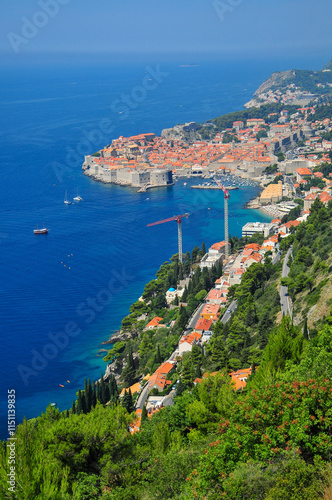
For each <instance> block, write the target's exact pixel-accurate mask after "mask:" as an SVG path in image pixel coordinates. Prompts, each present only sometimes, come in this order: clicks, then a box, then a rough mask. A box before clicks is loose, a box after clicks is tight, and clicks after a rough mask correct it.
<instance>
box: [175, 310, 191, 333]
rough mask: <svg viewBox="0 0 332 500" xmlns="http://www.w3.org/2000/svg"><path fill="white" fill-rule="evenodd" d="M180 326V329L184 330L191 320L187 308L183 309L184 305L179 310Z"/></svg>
mask: <svg viewBox="0 0 332 500" xmlns="http://www.w3.org/2000/svg"><path fill="white" fill-rule="evenodd" d="M178 318H179V319H178V324H177V326H178V327H179V328H180V329H183V328H185V326H186V324H187V322H188V320H189V316H188V313H187V310H186V308H185V307H183V306H182V305H181V306H180V310H179V316H178Z"/></svg>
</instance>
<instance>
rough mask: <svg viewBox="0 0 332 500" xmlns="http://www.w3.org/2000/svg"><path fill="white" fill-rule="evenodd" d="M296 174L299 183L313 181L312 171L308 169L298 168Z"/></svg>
mask: <svg viewBox="0 0 332 500" xmlns="http://www.w3.org/2000/svg"><path fill="white" fill-rule="evenodd" d="M295 172H296V180H297V182H301V181H303V180H305V181H306V180H307V179H308V178H309V179H311V177H312V176H313V174H312V172H311V170H309V169H308V168H306V167H301V168H297V169H296V170H295Z"/></svg>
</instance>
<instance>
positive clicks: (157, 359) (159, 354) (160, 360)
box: [155, 344, 162, 365]
mask: <svg viewBox="0 0 332 500" xmlns="http://www.w3.org/2000/svg"><path fill="white" fill-rule="evenodd" d="M155 362H156V363H157V364H158V365H160V363H161V362H162V357H161V353H160V345H159V344H158V345H157V352H156V356H155Z"/></svg>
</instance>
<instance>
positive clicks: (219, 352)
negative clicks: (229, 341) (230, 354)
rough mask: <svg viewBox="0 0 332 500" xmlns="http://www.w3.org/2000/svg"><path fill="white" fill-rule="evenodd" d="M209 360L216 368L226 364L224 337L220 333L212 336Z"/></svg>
mask: <svg viewBox="0 0 332 500" xmlns="http://www.w3.org/2000/svg"><path fill="white" fill-rule="evenodd" d="M211 360H212V362H213V363H214V364H215V365H216V368H219V369H220V368H224V367H225V366H226V365H227V351H226V346H225V342H224V339H223V338H222V336H221V335H219V336H217V337H214V339H213V344H212V349H211Z"/></svg>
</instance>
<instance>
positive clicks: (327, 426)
mask: <svg viewBox="0 0 332 500" xmlns="http://www.w3.org/2000/svg"><path fill="white" fill-rule="evenodd" d="M331 238H332V204H331V203H330V204H329V205H328V206H327V207H325V206H324V205H323V204H322V203H321V202H319V201H315V203H314V204H313V205H312V207H311V214H310V216H309V218H308V220H307V222H305V223H301V224H300V225H299V226H298V227H297V228H294V229H293V234H292V235H291V236H288V237H287V238H285V239H284V240H282V242H281V248H282V250H283V251H284V252H283V255H284V254H285V250H287V248H288V247H289V246H291V245H292V254H293V256H292V262H291V271H290V275H289V277H288V278H287V279H286V284H287V285H288V287H289V294H290V297H291V299H292V302H293V311H294V318H293V319H294V322H293V321H292V318H290V317H289V316H286V317H284V318H283V319H282V318H281V316H280V301H279V294H278V287H279V285H280V282H281V280H282V278H281V264H277V265H276V266H274V265H273V264H272V262H271V260H270V259H269V258H266V259H265V264H264V265H262V264H253V265H252V266H251V267H250V268H249V269H248V270H247V271H246V273H245V275H244V277H243V279H242V282H241V285H238V286H234V287H232V289H231V290H230V299H229V300H232V299H235V300H237V302H238V307H237V310H236V313H235V314H233V315H232V319H231V320H230V321H229V322H228V323H227V324H226V325H223V324H222V322H221V321H218V322H217V323H216V324H215V326H214V332H213V336H212V339H211V341H210V343H209V344H208V345H207V347H206V349H202V348H199V347H198V346H195V347H197V349H194V348H193V350H192V351H191V353H189V352H188V353H185V355H184V356H183V357H182V360H181V361H180V362H179V364H178V367H177V370H176V371H175V372H174V374H173V375H172V377H173V378H172V382H174V383H176V387H177V389H176V396H175V399H174V405H173V406H170V407H166V408H163V409H161V410H160V411H158V412H156V413H155V414H154V415H153V416H152V417H150V416H149V417H148V416H147V414H146V412H144V411H143V414H142V425H141V429H140V431H139V432H137V433H134V434H131V433H130V427H131V426H133V423H134V422H135V418H136V415H135V414H134V413H130V410H131V409H132V408H130V404H127V403H128V401H127V403H126V404H124V403H123V402H122V403H120V402H119V399H118V390H117V385H116V384H115V382H114V379H112V380H111V382H110V384H109V385H108V386H107V387H105V385H104V383H103V382H102V381H101V383H100V384H92V386H91V384H89V383H86V386H85V388H84V390H83V391H82V394H81V395H80V396H79V398H78V400H77V401H76V403H75V404H74V405H73V408H72V409H71V410H69V411H66V412H62V413H61V412H59V410H58V409H56V408H52V407H48V408H47V410H46V412H45V414H43V415H42V416H40V417H38V418H36V419H33V420H30V421H25V422H24V423H23V424H22V425H20V426H18V428H17V430H16V434H15V437H16V438H17V441H16V457H17V458H16V474H17V485H16V492H15V493H10V492H8V485H7V479H8V478H7V476H6V474H7V473H8V467H9V465H8V458H9V456H10V450H9V448H8V447H7V446H6V443H5V442H4V443H2V444H1V448H0V464H1V472H0V492H1V495H0V496H1V498H4V499H5V498H15V499H19V500H30V499H31V500H45V499H59V500H60V499H61V500H62V499H64V500H66V499H71V498H73V499H74V500H83V499H93V498H96V499H97V498H99V499H103V500H111V499H112V500H115V499H116V500H159V499H182V500H185V499H189V500H190V499H199V500H204V499H206V500H219V499H220V498H225V499H234V500H242V499H248V500H256V499H259V498H261V499H268V500H278V499H287V500H301V499H303V500H316V499H318V498H322V499H325V500H329V499H330V498H331V496H332V486H331V485H332V470H331V465H330V463H331V453H332V398H331V393H332V313H331V298H332V294H331V296H329V295H328V293H327V290H328V289H329V287H330V286H331V278H330V274H331V269H332V267H331V266H332V251H331V241H330V240H331ZM235 243H236V242H235V241H233V246H234V245H235ZM199 251H200V250H199V249H198V248H197V249H196V250H195V252H194V255H193V256H192V255H189V256H187V259H186V260H187V262H188V259H191V260H192V261H194V260H195V259H196V257H197V255H198V252H199ZM187 265H188V264H187ZM176 269H177V271H176ZM181 272H183V269H182V270H181ZM185 272H186V270H185ZM178 273H180V269H179V267H177V266H176V260H175V261H172V262H171V263H167V264H166V263H165V264H164V265H163V266H162V267H161V270H160V271H159V276H158V279H157V280H154V281H155V286H156V287H157V288H156V289H155V290H153V289H152V288H151V287H152V285H150V286H147V287H146V289H145V292H144V293H145V296H146V297H147V296H148V297H147V298H149V299H150V300H149V302H150V305H149V306H147V309H146V310H145V311H144V312H145V314H147V317H146V318H145V321H147V320H148V319H149V318H150V315H152V313H153V314H154V313H155V310H157V311H158V310H159V311H160V312H164V311H165V308H164V304H162V303H161V294H160V290H161V289H163V288H162V284H163V283H164V281H165V282H167V286H169V284H171V283H172V280H175V281H176V280H177V279H178V278H179V275H178ZM213 273H214V275H213V276H211V274H209V273H206V272H204V273H203V271H197V270H196V271H195V272H194V276H195V275H196V277H195V278H194V282H193V283H191V285H188V286H187V289H186V294H187V297H186V300H187V307H188V306H189V304H191V305H190V307H191V308H195V304H196V301H198V300H199V299H200V296H199V293H200V292H202V291H206V288H207V287H208V286H209V284H210V283H211V280H212V278H215V275H218V274H219V273H220V270H219V271H218V270H217V269H214V271H213ZM284 280H285V279H284ZM159 286H160V287H161V288H160V289H159V288H158V287H159ZM149 294H150V296H149ZM159 294H160V296H159ZM158 297H159V298H158ZM318 305H319V307H320V309H319V310H320V311H321V312H320V313H319V315H318V316H317V317H316V316H314V315H313V314H312V308H313V307H315V306H316V308H315V309H314V311H315V310H317V306H318ZM323 305H324V307H323ZM174 306H175V307H174V308H173V309H171V311H175V312H174V313H172V314H174V317H175V315H176V316H177V319H178V320H181V318H182V322H183V324H185V322H186V318H185V317H184V314H185V313H184V312H183V310H181V308H179V307H178V306H176V304H174ZM135 308H137V310H136V309H135ZM149 308H150V309H149ZM151 308H152V309H151ZM155 308H157V309H155ZM158 308H159V309H158ZM180 311H181V312H180ZM188 311H189V310H188ZM132 314H133V316H132ZM188 314H189V312H188ZM141 316H142V311H141V310H139V306H138V305H136V306H135V307H134V308H133V309H132V313H131V315H130V316H129V317H127V319H126V320H125V324H126V325H127V327H128V328H129V329H132V330H133V331H136V329H137V324H138V331H139V329H140V326H141V325H140V324H139V323H140V321H143V319H142V318H141ZM182 316H183V317H182ZM183 318H184V319H183ZM171 319H172V318H171V317H169V318H166V321H165V329H164V333H160V332H161V331H162V329H161V330H158V333H156V334H155V335H157V337H154V336H153V335H151V336H150V335H149V336H148V337H146V336H144V335H142V337H141V333H137V336H136V337H135V338H134V339H132V340H131V341H130V342H129V345H130V344H131V345H132V347H134V345H135V343H136V348H137V349H138V350H139V351H140V350H142V353H141V355H140V359H141V360H142V361H140V362H139V363H140V364H137V363H136V365H135V363H134V364H133V365H131V364H130V363H129V361H128V360H129V357H130V352H131V349H129V352H127V351H128V349H127V347H125V348H124V350H123V351H121V349H120V351H121V352H119V356H118V358H117V359H119V360H121V363H123V366H124V368H126V367H129V368H128V370H127V375H128V373H129V374H130V376H131V377H132V378H133V379H134V380H135V377H137V376H139V375H142V374H143V375H144V373H145V372H146V370H150V369H153V368H154V365H155V364H156V363H157V362H159V359H157V358H159V357H160V358H162V359H165V356H167V354H168V349H170V348H171V346H172V342H173V341H171V340H169V339H171V338H172V336H173V335H174V336H176V335H177V330H176V328H175V329H173V330H172V329H171V327H170V326H167V325H170V320H171ZM141 343H143V346H142V344H141ZM168 343H169V346H168ZM115 345H116V344H115ZM158 345H159V351H158V347H157V346H158ZM144 346H145V348H144V349H143V347H144ZM124 352H127V354H126V355H124V354H123V353H124ZM116 354H117V352H116V351H113V352H112V356H115V355H116ZM125 360H127V361H126V362H125ZM119 362H120V361H119ZM250 365H251V366H252V375H251V376H250V378H249V380H248V383H247V385H246V387H245V389H244V390H243V391H239V392H236V391H235V390H234V386H233V385H232V382H231V378H230V376H229V372H230V371H231V370H235V369H238V368H245V367H248V366H250ZM203 374H206V376H203ZM197 378H199V379H200V381H198V380H197ZM195 381H196V382H195ZM83 395H84V401H85V402H84V404H82V396H83ZM79 400H80V403H79ZM108 400H109V401H110V403H109V404H106V403H108ZM87 401H88V402H89V405H88V406H84V405H86V402H87ZM126 405H127V406H126ZM125 406H126V407H125Z"/></svg>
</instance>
